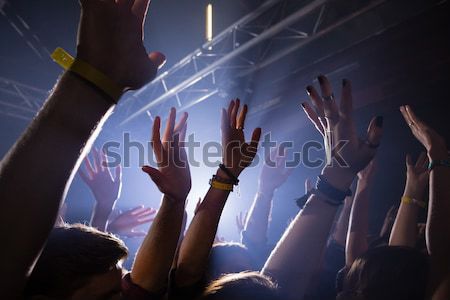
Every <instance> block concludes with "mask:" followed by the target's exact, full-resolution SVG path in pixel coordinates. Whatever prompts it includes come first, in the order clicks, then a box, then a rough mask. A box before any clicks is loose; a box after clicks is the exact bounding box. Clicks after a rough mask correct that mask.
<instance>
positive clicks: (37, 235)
mask: <svg viewBox="0 0 450 300" xmlns="http://www.w3.org/2000/svg"><path fill="white" fill-rule="evenodd" d="M148 2H149V1H148V0H146V1H144V0H137V1H134V4H133V3H132V2H128V1H118V2H115V1H100V0H89V1H88V0H84V1H81V4H82V15H81V22H80V27H79V35H78V37H79V39H78V45H77V58H78V59H82V60H83V61H84V62H85V63H87V64H89V65H91V66H92V67H93V68H95V69H97V70H98V71H100V72H101V73H103V74H104V75H105V76H106V77H108V78H109V79H110V80H111V81H112V82H114V83H115V85H116V88H117V89H120V90H121V91H122V92H124V91H126V90H127V89H130V88H133V89H136V88H139V87H141V86H142V85H143V84H145V83H146V82H148V81H149V80H151V79H152V78H153V77H154V76H155V74H156V70H157V67H158V65H160V64H161V63H162V62H163V61H164V57H163V56H162V55H160V54H157V53H153V54H151V55H150V58H149V56H148V55H147V53H146V51H145V48H144V46H143V43H142V24H143V21H144V18H145V14H146V8H147V4H148ZM131 53H132V54H131ZM116 100H117V99H116ZM113 106H114V104H113V102H112V100H111V99H110V98H109V97H107V96H105V93H103V92H101V91H100V89H99V88H97V87H95V86H94V85H93V84H91V83H88V82H87V81H86V80H85V79H82V78H81V77H80V76H79V75H75V74H74V73H73V72H72V71H68V72H66V73H65V74H64V75H63V76H62V77H61V79H60V80H59V81H58V83H57V84H56V86H55V88H54V89H53V92H52V94H51V95H50V97H49V99H47V101H46V102H45V104H44V106H43V108H42V109H41V111H40V112H39V114H38V115H37V117H36V118H35V119H34V120H33V121H32V123H31V124H30V125H29V126H28V128H27V129H26V131H25V133H24V134H23V135H22V136H21V137H20V139H19V140H18V141H17V142H16V144H15V145H14V146H13V147H12V148H11V150H10V151H9V152H8V154H7V155H6V156H5V157H4V159H3V160H2V163H1V167H0V199H1V205H2V210H1V212H0V220H1V224H0V228H2V229H1V230H2V234H1V235H2V237H3V239H4V245H3V247H2V250H1V252H0V255H1V256H2V257H8V259H7V260H6V261H5V262H4V263H3V265H2V271H3V272H4V273H5V274H8V280H7V281H2V284H1V290H2V293H3V296H4V297H5V298H8V299H16V298H18V297H19V294H20V293H21V291H22V287H23V285H24V282H25V278H26V276H27V274H28V273H29V272H30V270H31V268H32V265H33V262H34V261H35V260H36V259H37V257H38V255H39V253H40V251H41V249H42V247H43V245H44V243H45V241H46V239H47V236H48V234H49V232H50V230H51V229H52V227H53V224H54V222H55V219H56V216H57V213H58V208H59V206H60V203H61V200H62V199H63V198H64V196H65V193H66V189H67V187H68V186H69V184H70V182H71V179H72V177H73V175H74V173H73V170H76V169H77V168H78V165H79V158H80V157H83V156H84V155H80V153H82V154H84V153H86V151H88V148H89V147H90V144H91V143H92V141H93V140H94V139H95V137H96V135H97V133H98V131H99V129H100V128H101V126H102V124H103V122H104V121H105V119H106V117H107V116H108V115H109V113H110V112H111V110H112V107H113ZM19 214H20V215H22V217H23V219H22V221H21V222H17V220H15V219H14V218H15V216H17V215H19Z"/></svg>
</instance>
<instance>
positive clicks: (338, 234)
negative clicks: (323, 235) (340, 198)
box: [332, 197, 353, 247]
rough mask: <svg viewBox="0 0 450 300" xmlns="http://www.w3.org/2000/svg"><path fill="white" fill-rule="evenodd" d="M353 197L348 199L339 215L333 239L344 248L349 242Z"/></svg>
mask: <svg viewBox="0 0 450 300" xmlns="http://www.w3.org/2000/svg"><path fill="white" fill-rule="evenodd" d="M352 203H353V197H347V198H345V201H344V207H343V208H342V211H341V213H340V215H339V218H338V221H337V223H336V228H335V230H334V233H333V236H332V239H333V240H334V241H336V243H337V244H338V245H340V246H342V247H345V244H346V241H347V231H348V223H349V219H350V212H351V210H352Z"/></svg>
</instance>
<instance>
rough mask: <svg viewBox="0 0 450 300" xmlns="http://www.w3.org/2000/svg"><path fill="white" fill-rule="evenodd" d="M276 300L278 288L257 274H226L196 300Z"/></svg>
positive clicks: (266, 278) (210, 285)
mask: <svg viewBox="0 0 450 300" xmlns="http://www.w3.org/2000/svg"><path fill="white" fill-rule="evenodd" d="M252 299H258V300H278V299H279V297H278V288H277V285H276V284H275V283H274V282H272V280H271V279H270V278H269V277H267V276H264V275H261V274H260V273H259V272H241V273H234V274H227V275H224V276H222V277H220V278H219V279H217V280H215V281H213V282H211V283H210V284H209V285H208V286H207V287H206V289H205V291H204V292H203V294H202V296H200V297H199V298H198V300H252Z"/></svg>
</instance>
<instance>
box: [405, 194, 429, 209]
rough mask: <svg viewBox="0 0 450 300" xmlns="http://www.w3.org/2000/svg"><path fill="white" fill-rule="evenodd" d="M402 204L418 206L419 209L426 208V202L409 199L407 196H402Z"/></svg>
mask: <svg viewBox="0 0 450 300" xmlns="http://www.w3.org/2000/svg"><path fill="white" fill-rule="evenodd" d="M402 202H403V203H406V204H415V205H417V206H419V207H421V208H426V207H427V203H426V202H424V201H420V200H417V199H414V198H411V197H408V196H403V197H402Z"/></svg>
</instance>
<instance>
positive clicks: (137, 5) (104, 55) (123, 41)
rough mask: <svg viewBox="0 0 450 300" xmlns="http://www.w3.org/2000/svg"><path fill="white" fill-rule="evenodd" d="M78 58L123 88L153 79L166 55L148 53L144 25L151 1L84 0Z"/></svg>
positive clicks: (134, 87) (141, 84)
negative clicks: (145, 44) (144, 41)
mask: <svg viewBox="0 0 450 300" xmlns="http://www.w3.org/2000/svg"><path fill="white" fill-rule="evenodd" d="M80 2H81V7H82V13H81V21H80V28H79V32H78V45H77V57H78V58H80V59H82V60H84V61H86V62H88V63H89V64H91V65H92V66H94V67H95V68H97V69H98V70H100V71H101V72H103V73H104V74H105V75H107V76H108V77H109V78H111V79H112V80H113V81H114V82H115V83H117V84H118V85H119V86H120V87H121V88H123V90H124V91H126V90H128V89H138V88H140V87H142V86H143V85H144V84H146V83H147V82H149V81H150V80H152V79H153V78H154V77H155V75H156V71H157V69H158V67H159V66H161V65H162V64H163V63H164V62H165V57H164V55H163V54H161V53H159V52H152V53H150V54H147V51H146V50H145V47H144V44H143V38H144V35H143V26H144V23H145V17H146V15H147V10H148V6H149V3H150V0H134V1H131V0H115V1H114V0H106V1H105V0H81V1H80Z"/></svg>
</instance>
